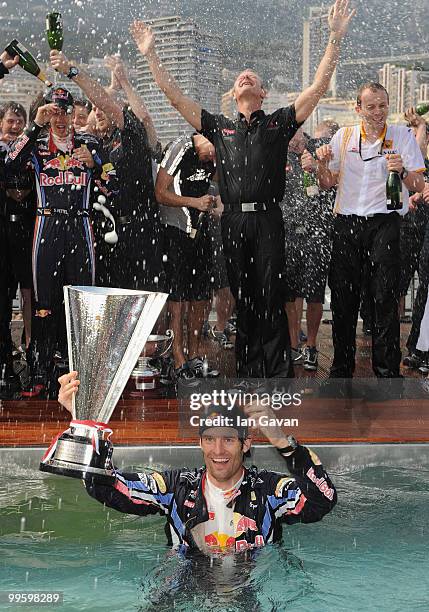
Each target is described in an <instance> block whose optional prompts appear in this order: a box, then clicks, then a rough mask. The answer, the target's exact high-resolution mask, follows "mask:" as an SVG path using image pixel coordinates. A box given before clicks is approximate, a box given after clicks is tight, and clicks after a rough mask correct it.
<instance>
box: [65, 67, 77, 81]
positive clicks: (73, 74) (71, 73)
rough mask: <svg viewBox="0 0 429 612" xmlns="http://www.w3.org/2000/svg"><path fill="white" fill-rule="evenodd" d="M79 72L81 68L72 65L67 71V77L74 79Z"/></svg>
mask: <svg viewBox="0 0 429 612" xmlns="http://www.w3.org/2000/svg"><path fill="white" fill-rule="evenodd" d="M78 74H79V70H78V69H77V68H76V66H70V69H69V71H68V73H67V78H68V79H74V77H77V75H78Z"/></svg>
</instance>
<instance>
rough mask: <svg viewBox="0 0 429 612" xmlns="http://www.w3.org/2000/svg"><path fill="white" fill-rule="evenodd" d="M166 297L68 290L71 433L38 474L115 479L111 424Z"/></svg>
mask: <svg viewBox="0 0 429 612" xmlns="http://www.w3.org/2000/svg"><path fill="white" fill-rule="evenodd" d="M166 300H167V294H165V293H160V292H148V291H134V290H128V289H116V288H107V287H71V286H66V287H64V302H65V314H66V324H67V343H68V352H69V364H70V370H71V371H72V370H76V371H77V372H78V373H79V380H80V386H79V391H78V392H77V393H76V394H75V395H74V396H73V399H72V416H73V419H72V421H71V422H70V425H69V427H68V429H67V430H66V431H64V432H62V433H61V434H58V435H57V436H56V437H55V438H54V440H53V441H52V443H51V445H50V447H49V448H48V450H47V451H46V453H45V454H44V456H43V458H42V460H41V463H40V470H41V471H42V472H50V473H52V474H60V475H62V476H69V477H72V478H88V477H89V478H91V479H92V480H93V481H97V482H100V483H103V484H107V483H109V482H112V481H113V480H114V479H115V472H114V468H113V464H112V460H111V458H112V453H113V445H112V443H111V442H110V436H111V435H112V430H111V429H110V427H109V426H108V422H109V419H110V417H111V416H112V413H113V410H114V408H115V406H116V404H117V402H118V400H119V398H120V397H121V394H122V392H123V390H124V388H125V385H126V383H127V381H128V379H129V377H130V374H131V372H132V370H133V368H134V367H135V363H136V359H138V358H139V355H141V351H142V347H144V346H145V344H146V340H147V338H149V337H150V332H151V331H152V329H153V327H154V325H155V323H156V321H157V319H158V316H159V314H160V312H161V310H162V309H163V307H164V304H165V302H166Z"/></svg>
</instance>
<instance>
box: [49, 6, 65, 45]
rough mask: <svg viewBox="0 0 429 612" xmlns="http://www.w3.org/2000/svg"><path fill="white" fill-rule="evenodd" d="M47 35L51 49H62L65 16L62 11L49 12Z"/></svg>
mask: <svg viewBox="0 0 429 612" xmlns="http://www.w3.org/2000/svg"><path fill="white" fill-rule="evenodd" d="M46 37H47V39H48V45H49V47H50V48H51V49H55V50H56V51H61V49H62V48H63V42H64V37H63V18H62V17H61V13H55V12H54V13H48V14H47V15H46Z"/></svg>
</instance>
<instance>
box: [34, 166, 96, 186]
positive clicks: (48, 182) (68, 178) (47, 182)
mask: <svg viewBox="0 0 429 612" xmlns="http://www.w3.org/2000/svg"><path fill="white" fill-rule="evenodd" d="M39 183H40V186H41V187H55V186H56V185H76V186H77V185H79V186H80V187H86V186H87V184H88V176H87V174H86V172H81V173H80V174H79V175H75V174H74V173H73V172H71V171H70V170H66V171H65V172H64V171H62V170H60V171H59V172H58V174H57V176H49V175H48V174H46V173H45V172H41V173H40V177H39Z"/></svg>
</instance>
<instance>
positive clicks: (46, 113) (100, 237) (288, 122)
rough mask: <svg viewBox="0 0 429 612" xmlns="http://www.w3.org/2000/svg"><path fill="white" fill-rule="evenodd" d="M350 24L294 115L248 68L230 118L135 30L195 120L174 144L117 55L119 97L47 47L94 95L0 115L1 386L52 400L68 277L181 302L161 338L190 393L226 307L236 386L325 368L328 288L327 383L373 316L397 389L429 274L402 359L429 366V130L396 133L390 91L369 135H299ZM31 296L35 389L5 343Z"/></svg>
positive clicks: (377, 97)
mask: <svg viewBox="0 0 429 612" xmlns="http://www.w3.org/2000/svg"><path fill="white" fill-rule="evenodd" d="M352 14H353V12H350V11H349V10H348V7H347V3H345V2H341V0H337V2H336V3H335V6H334V7H333V9H332V11H331V13H330V15H329V27H330V31H331V33H330V37H329V42H328V45H327V48H326V52H325V55H324V57H323V59H322V61H321V64H320V66H319V69H318V71H317V72H316V75H315V78H314V82H313V83H312V85H311V86H310V87H309V88H308V89H306V90H304V91H303V92H302V93H301V94H300V95H299V96H298V98H297V100H296V101H295V103H294V104H293V105H291V106H290V107H288V108H281V109H279V110H278V111H276V112H274V113H272V114H270V115H267V114H265V113H264V111H263V109H262V107H263V101H264V98H265V97H266V95H267V91H266V89H265V87H264V84H263V82H262V80H261V79H260V77H259V76H258V75H257V74H256V73H255V72H253V71H252V70H248V69H247V70H245V71H243V72H242V73H241V74H240V75H239V76H238V77H237V79H236V81H235V84H234V87H233V95H234V98H235V101H236V104H237V111H238V114H237V117H236V118H233V119H230V118H227V117H225V116H223V115H214V114H211V113H209V112H208V111H207V110H206V109H202V108H201V107H200V105H199V104H198V103H197V102H196V101H194V100H192V99H190V98H188V97H187V96H186V95H185V94H184V93H183V92H182V90H181V89H180V83H177V82H176V81H175V79H174V78H173V77H172V75H170V74H169V73H168V71H167V70H166V68H165V67H164V66H163V65H162V63H161V61H160V60H159V57H158V55H157V53H156V41H155V37H154V34H153V32H152V31H151V29H150V27H147V26H146V25H145V24H144V23H143V22H134V23H133V24H132V26H131V33H132V36H133V38H134V40H135V43H136V46H137V48H138V49H139V51H140V53H141V54H142V55H144V56H145V57H146V59H147V61H148V65H149V68H150V70H151V72H152V75H153V78H154V81H155V82H156V84H157V85H158V87H159V88H160V89H161V90H162V91H163V92H164V94H165V95H166V96H167V98H168V99H169V100H170V102H171V105H172V106H173V107H174V108H175V109H177V110H178V111H179V113H181V114H182V115H183V117H184V118H185V119H186V120H187V121H188V123H189V124H190V126H191V128H190V130H189V134H188V135H183V136H181V137H179V138H177V139H176V140H175V141H174V142H171V143H169V144H168V145H167V146H166V147H165V148H163V147H162V146H161V144H160V142H159V141H158V138H157V133H156V129H155V126H154V124H153V121H152V118H151V116H150V114H149V112H148V110H147V108H146V106H145V104H144V101H143V99H142V97H141V96H140V95H139V94H138V93H137V92H136V91H135V89H134V88H133V87H132V85H131V83H130V80H129V78H128V75H127V71H126V69H125V66H124V64H123V62H122V61H121V60H120V59H119V58H118V57H114V56H112V57H109V58H107V60H106V64H107V67H108V69H109V70H110V72H111V77H112V78H111V84H110V86H109V87H108V88H107V89H106V88H103V87H102V86H101V85H100V84H99V83H98V82H97V81H95V80H93V79H92V78H91V77H90V76H89V75H88V74H86V73H85V71H84V70H83V69H82V67H81V66H79V65H78V64H76V63H74V62H72V61H71V60H69V59H68V58H67V57H66V55H65V54H64V53H62V52H59V51H51V54H50V61H51V65H52V67H53V68H54V69H55V70H56V71H57V72H58V73H61V74H62V75H64V76H65V77H67V78H68V79H70V80H71V81H73V82H74V83H75V84H76V85H78V86H79V88H80V89H81V90H82V99H79V100H78V99H76V98H73V96H72V95H71V93H70V92H69V91H68V89H67V87H63V86H55V87H53V88H51V89H50V90H49V91H48V92H47V93H45V94H44V95H42V96H40V97H39V98H38V99H37V100H35V101H34V103H33V104H32V106H31V109H30V113H29V117H28V119H27V115H26V111H25V109H24V108H23V107H22V106H21V105H20V104H18V103H14V102H9V103H7V104H5V105H3V107H2V108H1V110H0V132H1V135H0V139H1V140H0V144H1V149H0V152H1V157H0V168H1V200H0V267H1V270H0V368H1V379H2V384H3V386H7V387H10V388H11V389H12V390H13V391H14V392H20V393H21V395H22V396H23V397H34V396H41V395H42V394H46V393H49V385H50V382H49V381H50V377H51V375H52V371H53V367H54V363H55V359H61V357H64V356H65V355H66V353H67V350H66V334H65V317H64V305H63V293H62V291H63V286H64V285H68V284H71V285H97V286H110V287H122V288H128V289H140V290H148V291H164V292H166V293H168V294H169V298H168V306H167V309H168V320H167V318H166V319H165V321H164V320H163V322H160V323H159V325H164V329H165V328H166V327H167V326H168V327H171V328H172V329H173V331H174V344H173V349H172V356H171V361H172V367H171V370H170V378H171V380H172V382H175V381H177V380H180V379H184V380H189V379H192V378H195V377H217V376H219V374H220V373H219V371H218V370H216V369H215V368H214V367H213V365H212V364H209V363H208V362H207V360H206V359H204V357H205V356H204V354H203V352H202V347H201V337H202V334H203V330H204V327H205V321H206V320H207V318H208V312H209V311H210V309H211V304H212V300H213V297H214V296H215V297H216V312H217V321H216V325H215V326H213V327H211V328H209V331H210V334H211V335H212V338H213V339H214V340H215V341H216V342H218V343H219V345H220V346H221V347H222V348H225V349H231V348H233V347H234V345H235V353H236V365H237V375H238V376H239V377H250V378H265V377H292V376H293V375H294V368H295V367H298V366H302V367H304V368H305V369H306V370H316V369H317V367H318V350H317V335H318V331H319V326H320V322H321V318H322V314H323V303H324V300H325V288H326V284H327V282H328V283H329V287H330V289H331V309H332V332H333V347H334V359H333V364H332V367H331V371H330V376H331V377H334V378H349V377H352V376H353V372H354V368H355V353H356V325H357V320H358V315H359V310H361V313H362V316H363V318H364V329H365V330H366V332H367V333H369V334H371V336H372V366H373V370H374V373H375V375H376V376H377V377H380V378H396V377H399V376H400V364H401V347H400V318H401V315H402V316H403V314H404V313H403V308H404V305H403V302H404V296H405V295H406V294H407V291H408V288H409V285H410V282H411V279H412V277H413V276H414V273H415V272H416V270H418V272H419V288H418V293H417V298H416V302H415V307H414V312H413V319H412V329H411V333H410V336H409V339H408V342H407V348H408V355H407V356H406V357H405V359H404V364H405V365H407V366H408V367H412V368H419V369H420V370H421V371H422V372H423V373H427V372H429V359H428V355H429V353H428V350H429V306H428V284H429V224H428V219H429V184H428V183H425V180H424V177H425V172H426V176H427V170H428V169H429V165H428V164H429V162H428V159H427V146H428V133H429V130H428V127H427V124H426V122H425V120H424V118H422V117H420V116H419V115H418V114H417V113H416V112H414V109H410V110H409V111H408V112H407V114H406V117H405V118H404V125H401V126H400V125H390V124H388V123H387V117H388V113H389V97H388V93H387V91H386V90H385V89H384V88H383V87H382V86H381V85H380V84H378V83H365V84H363V85H362V86H361V87H360V88H359V90H358V93H357V101H356V113H357V115H358V120H359V121H358V122H357V124H356V125H355V126H352V127H339V126H338V125H336V124H335V123H334V122H332V121H325V122H322V123H321V124H320V125H318V126H317V128H316V131H315V133H314V136H313V137H310V136H308V135H307V134H306V133H305V132H304V131H303V128H302V125H303V123H304V122H305V121H306V119H307V118H308V117H309V116H310V115H311V113H312V112H313V110H314V108H315V107H316V106H317V103H318V101H319V100H320V98H321V97H322V96H323V95H324V94H325V92H326V90H327V88H328V86H329V82H330V79H331V76H332V74H333V71H334V69H335V66H336V63H337V61H338V56H339V51H340V46H341V40H342V38H343V37H344V35H345V33H346V32H347V28H348V24H349V21H350V19H351V17H352ZM1 61H2V63H1V64H0V77H1V78H7V73H8V71H9V70H12V69H13V68H14V67H15V66H16V64H17V61H18V60H17V58H13V57H10V56H9V55H8V54H7V53H6V52H5V53H3V54H2V56H1ZM0 95H1V93H0ZM405 123H406V125H405ZM192 129H193V130H194V132H193V133H192ZM389 172H397V173H398V174H399V175H400V177H401V182H402V209H401V210H399V211H390V210H388V208H387V196H386V179H387V176H388V173H389ZM410 192H411V194H412V195H409V193H410ZM18 285H19V287H20V295H21V298H22V312H23V319H24V333H23V346H24V349H25V351H26V355H27V362H28V367H29V372H30V377H29V380H28V385H26V386H25V387H24V388H23V389H20V381H19V380H18V379H17V376H16V375H15V373H14V370H13V344H12V339H11V334H10V321H11V314H12V300H13V298H14V296H15V294H16V289H17V286H18ZM401 296H402V302H401ZM304 299H305V300H306V302H307V309H306V322H307V329H306V332H307V338H306V344H305V346H301V344H302V342H303V332H302V330H301V318H302V313H303V300H304ZM401 308H402V311H401ZM234 310H235V312H236V325H234V324H233V323H231V317H232V314H233V312H234ZM185 319H186V325H185ZM234 336H235V343H234V342H233V340H234ZM55 393H56V390H55V391H54V394H55Z"/></svg>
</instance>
